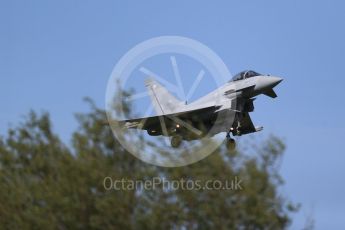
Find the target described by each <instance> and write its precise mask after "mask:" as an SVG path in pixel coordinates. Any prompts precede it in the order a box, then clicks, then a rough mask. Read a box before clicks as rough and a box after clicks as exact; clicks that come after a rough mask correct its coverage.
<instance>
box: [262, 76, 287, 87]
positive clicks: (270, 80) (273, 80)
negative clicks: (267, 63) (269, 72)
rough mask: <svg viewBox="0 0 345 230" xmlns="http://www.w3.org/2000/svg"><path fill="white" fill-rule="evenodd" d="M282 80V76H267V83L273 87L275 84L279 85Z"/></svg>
mask: <svg viewBox="0 0 345 230" xmlns="http://www.w3.org/2000/svg"><path fill="white" fill-rule="evenodd" d="M282 80H283V78H280V77H267V78H266V84H267V86H269V87H272V88H273V87H274V86H276V85H278V84H279V83H280V82H281V81H282Z"/></svg>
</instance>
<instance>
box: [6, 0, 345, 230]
mask: <svg viewBox="0 0 345 230" xmlns="http://www.w3.org/2000/svg"><path fill="white" fill-rule="evenodd" d="M344 9H345V2H344V1H340V0H339V1H335V0H334V1H315V0H314V1H311V0H306V1H297V0H291V1H274V0H270V1H266V0H263V1H248V0H245V1H214V2H211V1H209V2H206V1H205V2H204V3H201V1H174V2H172V1H164V2H163V1H137V2H134V1H126V2H125V1H123V3H120V1H86V0H78V1H71V0H60V1H43V0H42V1H38V0H36V1H17V0H13V1H4V0H0V25H1V26H0V78H1V84H0V105H1V113H0V120H1V123H0V134H2V135H3V134H4V133H5V131H6V129H7V128H8V127H10V126H11V125H15V124H16V123H18V121H20V120H21V119H22V117H23V116H24V115H25V114H27V112H28V111H29V110H30V109H34V110H38V111H41V110H45V111H49V112H50V114H51V117H52V120H53V122H54V129H55V131H56V132H58V133H59V134H60V135H61V136H62V137H63V139H64V140H65V141H67V142H68V138H69V135H70V134H71V132H72V131H73V130H75V129H76V128H77V123H76V121H75V119H74V116H73V113H76V112H83V111H87V110H88V107H87V105H86V104H85V103H83V102H82V98H83V97H84V96H89V97H91V98H92V99H94V100H95V101H96V103H97V105H99V106H100V107H104V97H105V89H106V85H107V81H108V78H109V76H110V73H111V71H112V68H113V67H114V65H115V64H116V62H117V61H118V60H119V59H120V58H121V56H122V55H123V54H125V53H126V52H127V51H128V50H129V49H130V48H132V47H133V46H134V45H136V44H137V43H139V42H142V41H144V40H146V39H149V38H152V37H156V36H162V35H178V36H185V37H190V38H193V39H196V40H198V41H200V42H202V43H204V44H205V45H207V46H208V47H210V48H211V49H213V50H214V51H215V52H216V53H217V54H218V55H219V56H220V57H221V58H222V59H223V61H224V62H225V63H226V64H227V66H228V68H229V69H230V71H231V72H232V73H236V72H239V71H241V70H243V69H254V70H257V71H258V72H263V73H271V74H273V75H279V76H282V77H284V82H283V83H282V84H281V85H279V86H278V87H277V90H276V91H277V93H278V96H279V97H278V99H276V100H271V99H270V98H266V97H260V98H259V99H258V100H257V101H256V112H255V113H254V114H253V115H252V119H253V120H254V122H255V123H258V124H261V125H264V126H265V130H264V134H259V135H265V134H269V133H274V134H276V135H278V136H281V137H283V138H284V140H285V141H286V143H287V147H288V148H287V151H286V154H285V156H284V162H283V164H282V168H281V171H282V174H283V176H284V178H285V181H286V184H285V186H284V189H283V191H284V193H285V194H286V195H287V196H288V197H290V198H291V199H292V200H293V201H296V202H300V203H302V204H303V208H302V210H301V211H300V212H299V213H298V214H297V215H295V216H294V224H293V226H292V228H293V229H300V228H301V227H302V226H303V224H304V221H305V219H306V216H308V215H312V216H313V217H314V219H315V221H316V229H326V228H327V229H341V228H342V227H343V226H345V219H344V218H343V215H344V213H345V208H344V204H345V197H344V193H345V185H344V184H343V183H342V182H343V181H344V179H343V176H344V174H345V167H344V163H345V155H344V151H343V150H342V149H343V148H342V147H343V146H342V141H343V137H344V135H343V130H344V128H345V127H344V123H345V122H344V121H343V118H344V117H345V109H344V102H343V100H342V99H343V97H342V91H343V87H344V85H345V84H344V83H345V80H344V78H345V76H344V70H343V67H344V64H345V45H344V41H345V14H344V12H343V10H344Z"/></svg>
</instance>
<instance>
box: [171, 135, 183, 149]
mask: <svg viewBox="0 0 345 230" xmlns="http://www.w3.org/2000/svg"><path fill="white" fill-rule="evenodd" d="M170 143H171V147H173V148H178V147H179V146H180V145H181V143H182V136H180V135H174V136H172V137H171V142H170Z"/></svg>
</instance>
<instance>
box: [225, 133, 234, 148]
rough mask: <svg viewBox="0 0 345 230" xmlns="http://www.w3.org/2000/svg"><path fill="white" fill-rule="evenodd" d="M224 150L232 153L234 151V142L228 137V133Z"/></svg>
mask: <svg viewBox="0 0 345 230" xmlns="http://www.w3.org/2000/svg"><path fill="white" fill-rule="evenodd" d="M226 139H227V140H226V148H227V149H228V150H229V151H234V150H235V149H236V141H235V140H234V139H232V138H231V137H230V133H227V134H226Z"/></svg>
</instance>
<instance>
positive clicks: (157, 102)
mask: <svg viewBox="0 0 345 230" xmlns="http://www.w3.org/2000/svg"><path fill="white" fill-rule="evenodd" d="M145 85H146V88H147V90H148V92H149V94H150V97H151V101H152V104H153V106H154V109H155V111H156V113H157V115H164V114H169V113H174V112H177V111H178V109H179V108H181V106H183V105H184V103H183V102H182V101H179V100H178V99H177V98H176V97H174V96H173V95H172V94H171V93H169V91H168V90H167V89H166V88H164V87H163V86H162V85H160V84H159V83H158V82H156V81H155V80H154V79H151V78H149V79H146V80H145Z"/></svg>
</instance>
